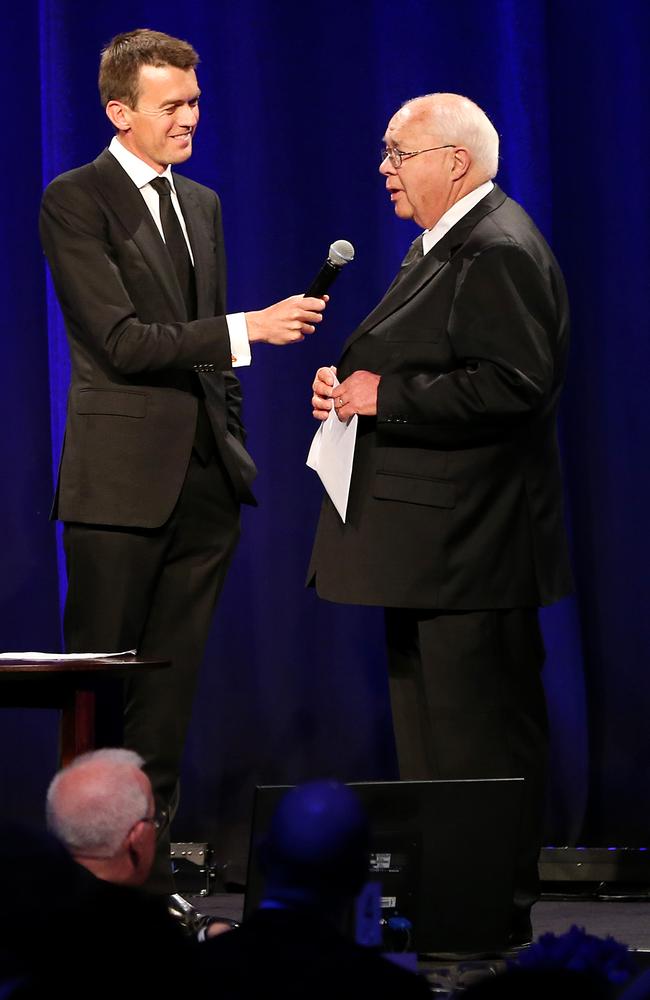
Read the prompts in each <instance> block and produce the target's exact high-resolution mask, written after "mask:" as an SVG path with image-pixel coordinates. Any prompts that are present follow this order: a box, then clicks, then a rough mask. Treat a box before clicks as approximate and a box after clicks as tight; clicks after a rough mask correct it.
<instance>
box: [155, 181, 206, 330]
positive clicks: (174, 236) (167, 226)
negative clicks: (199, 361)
mask: <svg viewBox="0 0 650 1000" xmlns="http://www.w3.org/2000/svg"><path fill="white" fill-rule="evenodd" d="M149 183H150V184H151V186H152V188H153V189H154V191H157V192H158V195H159V196H160V221H161V223H162V228H163V233H164V235H165V244H166V245H167V251H168V253H169V256H170V257H171V260H172V264H173V265H174V270H175V271H176V275H177V277H178V283H179V285H180V286H181V292H182V293H183V298H184V300H185V305H186V307H187V318H188V319H195V318H196V291H195V285H194V268H193V267H192V260H191V257H190V253H189V250H188V249H187V243H186V241H185V236H184V234H183V230H182V228H181V224H180V221H179V219H178V216H177V214H176V211H175V209H174V206H173V205H172V199H171V186H170V183H169V181H168V180H167V178H166V177H156V178H155V179H154V180H152V181H150V182H149Z"/></svg>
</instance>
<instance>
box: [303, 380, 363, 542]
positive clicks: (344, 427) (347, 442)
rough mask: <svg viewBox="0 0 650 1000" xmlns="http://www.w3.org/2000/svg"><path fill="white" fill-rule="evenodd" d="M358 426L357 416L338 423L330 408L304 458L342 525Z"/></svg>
mask: <svg viewBox="0 0 650 1000" xmlns="http://www.w3.org/2000/svg"><path fill="white" fill-rule="evenodd" d="M338 384H339V382H338V379H337V378H336V376H334V385H335V386H337V385H338ZM358 423H359V418H358V417H357V415H356V413H355V414H354V416H352V417H350V419H349V420H348V421H347V422H345V423H344V422H343V421H341V420H339V418H338V417H337V415H336V413H335V412H334V407H332V409H331V410H330V414H329V416H328V418H327V420H324V421H323V423H322V424H321V425H320V427H319V428H318V430H317V431H316V434H315V435H314V440H313V441H312V443H311V448H310V449H309V455H308V456H307V465H308V466H309V468H310V469H313V470H314V472H316V473H318V475H319V477H320V480H321V482H322V484H323V486H324V487H325V489H326V490H327V493H328V495H329V498H330V500H331V501H332V503H333V504H334V506H335V507H336V509H337V511H338V513H339V516H340V518H341V520H342V521H343V523H344V524H345V515H346V513H347V509H348V497H349V495H350V481H351V479H352V463H353V461H354V446H355V444H356V440H357V424H358Z"/></svg>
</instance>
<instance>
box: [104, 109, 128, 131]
mask: <svg viewBox="0 0 650 1000" xmlns="http://www.w3.org/2000/svg"><path fill="white" fill-rule="evenodd" d="M106 115H107V117H108V119H109V121H110V122H111V124H112V125H113V127H114V128H116V129H117V131H118V132H128V131H129V130H130V129H131V108H130V107H129V106H128V105H127V104H123V103H122V101H109V102H108V104H107V105H106Z"/></svg>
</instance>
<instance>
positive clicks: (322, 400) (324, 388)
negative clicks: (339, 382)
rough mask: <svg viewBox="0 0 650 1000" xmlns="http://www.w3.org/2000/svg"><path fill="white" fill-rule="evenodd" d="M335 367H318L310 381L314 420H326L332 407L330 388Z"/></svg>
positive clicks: (331, 388) (332, 383)
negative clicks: (311, 381) (312, 379)
mask: <svg viewBox="0 0 650 1000" xmlns="http://www.w3.org/2000/svg"><path fill="white" fill-rule="evenodd" d="M335 375H336V368H334V366H331V367H330V368H319V369H318V371H317V372H316V376H315V378H314V381H313V383H312V390H313V393H314V395H313V396H312V397H311V407H312V413H313V415H314V417H315V419H316V420H327V418H328V417H329V415H330V410H331V409H332V405H333V404H332V400H331V395H332V390H333V388H334V376H335Z"/></svg>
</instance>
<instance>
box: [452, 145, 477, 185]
mask: <svg viewBox="0 0 650 1000" xmlns="http://www.w3.org/2000/svg"><path fill="white" fill-rule="evenodd" d="M471 165H472V159H471V157H470V155H469V152H468V151H467V150H466V149H465V147H464V146H456V148H455V150H454V157H453V161H452V168H451V175H452V177H453V179H454V180H455V181H458V180H460V178H461V177H464V176H465V174H466V173H467V171H468V170H469V168H470V167H471Z"/></svg>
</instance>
